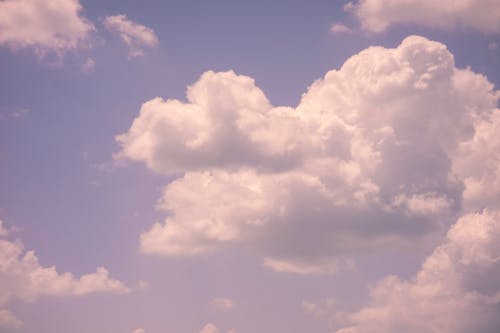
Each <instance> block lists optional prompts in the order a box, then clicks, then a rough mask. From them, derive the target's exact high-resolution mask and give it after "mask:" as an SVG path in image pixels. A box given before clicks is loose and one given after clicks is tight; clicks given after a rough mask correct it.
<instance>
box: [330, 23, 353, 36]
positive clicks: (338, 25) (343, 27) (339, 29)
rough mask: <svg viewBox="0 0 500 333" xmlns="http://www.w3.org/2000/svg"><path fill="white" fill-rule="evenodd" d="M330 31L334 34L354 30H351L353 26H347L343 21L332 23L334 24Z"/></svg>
mask: <svg viewBox="0 0 500 333" xmlns="http://www.w3.org/2000/svg"><path fill="white" fill-rule="evenodd" d="M330 32H331V33H332V34H343V33H348V32H352V30H351V28H349V27H348V26H346V25H344V24H342V23H335V24H332V26H331V27H330Z"/></svg>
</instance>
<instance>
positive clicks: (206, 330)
mask: <svg viewBox="0 0 500 333" xmlns="http://www.w3.org/2000/svg"><path fill="white" fill-rule="evenodd" d="M200 333H219V329H218V328H217V326H215V325H214V324H206V325H205V326H203V328H202V329H201V331H200Z"/></svg>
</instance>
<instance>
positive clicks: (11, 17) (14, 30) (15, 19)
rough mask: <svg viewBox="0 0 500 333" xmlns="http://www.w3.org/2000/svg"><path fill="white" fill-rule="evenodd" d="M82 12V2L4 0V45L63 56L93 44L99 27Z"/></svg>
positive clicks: (0, 7) (0, 18)
mask: <svg viewBox="0 0 500 333" xmlns="http://www.w3.org/2000/svg"><path fill="white" fill-rule="evenodd" d="M81 11H82V6H81V5H80V3H79V1H78V0H52V1H45V0H5V1H0V45H5V46H7V47H10V48H11V49H21V48H30V49H32V50H34V51H35V53H36V54H38V55H39V56H44V55H46V54H47V53H50V52H52V53H54V54H56V55H57V56H58V57H62V56H63V55H64V54H65V53H66V52H69V51H74V50H76V49H78V48H80V47H85V46H88V45H89V36H90V34H91V33H92V32H93V31H94V30H95V28H94V26H93V24H92V23H90V22H89V21H88V20H87V19H86V18H85V17H83V16H82V15H81V14H80V12H81Z"/></svg>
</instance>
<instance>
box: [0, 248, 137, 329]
mask: <svg viewBox="0 0 500 333" xmlns="http://www.w3.org/2000/svg"><path fill="white" fill-rule="evenodd" d="M126 292H128V288H127V287H126V286H125V285H124V284H123V283H122V282H120V281H118V280H115V279H113V278H110V277H109V273H108V271H107V270H106V269H105V268H103V267H99V268H97V270H96V272H95V273H91V274H86V275H82V276H80V277H79V278H77V277H75V276H74V275H73V274H71V273H62V274H60V273H58V272H57V271H56V269H55V267H54V266H51V267H44V266H42V265H41V264H40V262H39V261H38V258H37V257H36V255H35V253H34V252H33V251H25V250H24V247H23V245H22V243H21V242H20V241H9V240H6V239H0V307H3V306H5V305H7V304H8V303H9V302H10V301H13V300H18V301H22V302H33V301H35V300H37V299H38V298H40V297H42V296H56V297H67V296H81V295H87V294H92V293H118V294H121V293H126ZM1 311H2V312H0V322H3V323H11V324H12V325H10V326H19V323H20V321H19V320H17V319H15V317H14V316H13V315H12V314H11V313H10V312H8V311H7V310H1ZM16 323H17V324H16Z"/></svg>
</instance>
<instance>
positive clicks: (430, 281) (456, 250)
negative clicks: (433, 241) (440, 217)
mask: <svg viewBox="0 0 500 333" xmlns="http://www.w3.org/2000/svg"><path fill="white" fill-rule="evenodd" d="M499 274H500V213H499V212H498V211H488V210H485V211H483V212H482V213H471V214H467V215H465V216H462V217H461V218H460V219H459V220H458V221H457V222H456V224H455V225H453V226H452V227H451V228H450V230H449V231H448V234H447V238H446V240H445V242H444V243H443V244H441V245H440V246H438V247H437V248H436V249H435V250H434V252H433V253H432V254H431V255H430V256H429V257H428V258H427V259H426V260H425V261H424V263H423V264H422V267H421V269H420V271H419V272H418V273H417V275H416V276H415V277H414V278H413V279H412V280H409V281H404V280H401V279H400V278H399V277H397V276H388V277H386V278H385V279H383V280H381V281H380V282H378V283H377V285H376V286H375V287H374V288H373V289H372V290H371V304H370V305H369V306H367V307H365V308H362V309H361V310H359V311H358V312H355V313H352V314H350V315H348V316H347V319H348V321H349V322H350V325H351V326H347V327H345V328H342V329H340V330H338V331H337V333H358V332H363V333H371V332H373V333H378V332H387V333H392V332H394V333H396V332H409V333H413V332H415V333H417V332H419V333H420V332H442V333H467V332H478V333H493V332H496V331H497V330H498V327H500V318H499V317H498V313H500V280H499V279H498V278H497V277H498V276H499Z"/></svg>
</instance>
